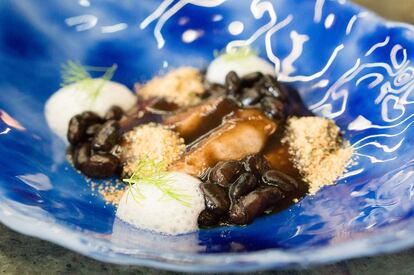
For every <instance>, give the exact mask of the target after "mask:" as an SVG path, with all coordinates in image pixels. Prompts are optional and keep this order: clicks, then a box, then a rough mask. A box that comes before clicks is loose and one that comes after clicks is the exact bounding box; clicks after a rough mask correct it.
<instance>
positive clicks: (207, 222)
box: [197, 209, 220, 228]
mask: <svg viewBox="0 0 414 275" xmlns="http://www.w3.org/2000/svg"><path fill="white" fill-rule="evenodd" d="M219 220H220V219H219V218H218V217H217V215H215V214H214V213H213V212H211V211H209V210H206V209H204V210H203V211H201V213H200V215H199V216H198V220H197V222H198V226H199V227H201V228H202V227H209V226H213V225H216V224H217V223H218V222H219Z"/></svg>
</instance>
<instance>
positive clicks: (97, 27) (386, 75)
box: [0, 0, 413, 270]
mask: <svg viewBox="0 0 414 275" xmlns="http://www.w3.org/2000/svg"><path fill="white" fill-rule="evenodd" d="M177 2H178V1H177ZM236 2H237V3H236ZM266 2H268V3H270V4H267V5H260V6H259V5H258V4H259V3H262V1H258V2H257V3H254V5H252V6H251V7H250V3H249V2H244V1H233V0H228V1H225V2H221V3H220V1H217V2H216V3H215V6H214V7H204V6H200V5H198V3H195V2H192V3H188V4H186V5H185V6H181V7H180V5H178V6H177V7H180V9H179V10H178V11H177V10H176V13H175V14H174V15H172V16H171V17H169V20H167V23H165V24H164V25H163V27H162V28H161V35H162V37H163V38H164V42H165V43H164V45H163V47H162V48H161V49H158V48H157V42H158V41H156V40H155V38H157V39H158V38H160V36H159V35H158V36H157V37H154V36H153V34H157V30H159V28H158V27H159V24H157V22H158V17H157V16H155V17H152V18H153V21H152V22H149V20H146V28H144V29H143V30H140V29H139V28H136V26H137V22H143V21H144V20H145V18H147V17H148V15H150V14H151V12H152V11H155V10H156V8H157V7H158V6H159V4H160V2H157V1H150V2H142V1H139V2H137V1H131V2H128V1H122V2H117V3H115V2H113V3H112V2H111V3H107V4H102V5H95V4H94V3H93V2H91V6H89V7H84V6H80V5H79V4H78V2H77V1H70V2H66V1H64V2H61V1H59V2H47V3H44V4H43V5H42V6H41V7H40V6H36V4H35V3H33V2H32V1H25V0H22V1H18V2H15V1H7V0H6V1H5V2H2V4H1V5H2V10H3V11H4V13H2V18H5V22H7V23H5V24H3V25H1V26H3V27H1V26H0V31H1V34H2V35H1V39H0V45H1V49H2V51H1V60H2V62H4V63H3V64H4V66H2V77H0V82H1V87H2V93H0V98H1V100H0V102H1V103H0V104H1V107H0V108H1V109H2V110H1V122H0V126H1V129H0V132H1V133H2V134H1V143H0V144H1V153H2V158H1V159H0V165H1V167H2V171H3V172H2V173H1V181H0V183H1V185H0V187H1V188H0V191H1V194H2V196H1V199H2V203H1V204H0V207H1V211H0V219H1V220H2V222H4V223H5V224H8V225H9V226H11V227H13V228H15V229H16V230H19V231H22V232H25V233H27V234H32V235H35V236H39V237H42V238H47V239H49V240H51V241H54V242H57V243H60V244H62V245H65V246H67V247H70V248H72V249H74V250H76V251H80V252H82V253H85V254H88V255H91V256H93V257H96V258H99V259H101V260H105V261H116V262H126V261H128V262H129V263H135V264H149V265H154V266H160V265H161V266H164V267H169V268H179V269H183V268H186V269H193V270H194V269H198V268H199V267H200V266H203V267H204V268H209V269H210V270H218V269H220V270H223V268H225V269H226V270H230V269H233V270H234V269H243V270H247V269H255V268H264V267H270V266H272V267H275V266H286V265H287V264H299V263H300V264H303V263H316V262H321V261H332V260H336V259H340V258H347V257H350V256H356V255H362V254H365V253H376V252H378V251H384V250H389V249H396V248H401V247H402V246H407V245H410V244H411V243H412V242H413V241H412V236H411V235H412V234H410V233H409V231H407V230H408V229H409V228H411V224H412V211H411V209H412V208H413V200H412V196H411V195H410V194H411V192H410V190H411V189H412V187H411V184H412V182H411V181H410V175H411V174H412V170H413V169H412V162H411V158H412V154H411V152H412V150H413V145H412V141H411V140H410V139H409V138H407V137H408V136H410V135H412V116H411V114H412V104H411V99H410V98H411V92H412V91H411V89H409V87H410V86H411V84H412V83H411V81H410V79H411V78H410V73H409V72H410V70H411V65H410V64H411V60H410V56H411V55H410V53H411V52H412V50H413V47H412V42H411V40H412V38H411V37H412V31H411V30H410V28H407V27H406V26H403V25H400V24H394V23H389V22H384V21H383V20H381V19H378V18H377V17H375V16H373V15H372V14H370V13H367V12H366V11H364V10H361V9H359V8H356V7H354V6H352V5H351V4H349V3H345V2H344V1H339V2H337V1H306V2H304V1H299V0H298V1H290V0H289V1H284V0H276V1H272V2H270V1H266ZM172 6H173V5H172V3H171V5H170V6H163V7H164V8H163V10H164V11H166V15H164V12H163V13H162V14H160V15H159V16H162V18H163V19H165V18H166V16H167V15H169V14H170V12H167V11H168V10H169V9H170V8H171V7H172ZM257 8H260V9H261V10H262V12H257V10H258V9H257ZM57 10H59V11H60V12H59V13H58V12H56V11H57ZM51 11H53V12H51ZM137 11H138V12H137ZM114 13H115V14H114ZM195 14H197V15H200V16H194V15H195ZM78 15H79V16H80V15H88V16H82V17H77V16H78ZM201 15H202V16H201ZM220 15H221V16H220ZM273 15H276V16H273ZM314 15H315V16H314ZM257 16H258V17H257ZM183 17H184V18H183ZM220 18H221V19H220ZM65 19H68V20H67V22H68V23H66V21H65ZM94 19H97V21H93V20H94ZM163 19H162V20H159V22H162V21H164V20H163ZM328 19H329V20H328ZM76 20H78V21H76ZM79 20H91V21H88V22H89V24H84V23H81V26H79V25H76V23H75V22H78V23H79ZM236 20H238V21H240V22H243V23H244V30H243V31H242V32H241V33H239V34H238V35H233V34H230V33H229V32H228V28H227V27H228V26H229V25H230V23H232V22H233V21H236ZM94 22H95V23H94ZM121 22H122V23H126V25H125V24H123V25H122V26H123V28H117V29H115V28H112V29H111V30H112V31H115V32H108V30H109V29H108V28H107V27H108V26H109V25H111V24H116V23H121ZM164 22H165V21H164ZM325 22H326V24H325ZM10 24H11V25H12V26H15V27H16V28H8V27H7V26H10ZM144 25H145V24H143V26H144ZM233 25H234V24H233ZM239 25H240V24H239ZM120 26H121V25H120ZM120 26H117V27H120ZM103 27H105V28H103ZM261 27H263V28H261ZM259 29H260V30H261V31H260V32H257V33H256V30H259ZM16 30H19V31H16ZM101 31H103V32H101ZM187 31H188V32H187ZM187 33H189V34H193V35H194V34H197V36H196V38H197V39H195V40H192V41H190V40H185V41H187V42H184V41H183V40H181V38H182V37H185V38H188V35H187ZM184 34H185V35H184ZM253 35H254V39H253V45H254V47H256V46H257V48H258V49H259V53H260V55H261V57H263V58H267V59H268V60H270V61H271V62H272V63H273V62H274V64H275V65H277V61H280V63H279V65H280V66H279V67H278V68H277V69H278V70H277V71H279V72H282V74H281V75H280V77H279V78H280V80H283V82H288V83H289V85H292V86H293V87H295V88H297V89H298V91H299V92H300V95H301V96H302V98H303V99H304V102H305V103H306V106H308V107H309V108H310V109H311V110H312V111H313V112H315V113H316V114H318V115H323V116H326V117H329V118H333V119H334V120H335V122H336V124H337V125H339V126H340V128H341V129H344V130H345V132H344V137H345V138H346V139H347V140H350V142H351V143H352V144H353V146H354V152H355V155H357V156H359V159H358V160H357V164H356V165H355V166H353V167H352V170H350V171H349V172H348V173H347V174H346V175H344V177H343V178H341V179H340V180H339V181H338V184H337V185H335V186H332V187H331V186H330V187H326V188H323V189H321V190H320V191H319V192H318V193H316V195H315V196H313V197H310V196H306V197H304V198H303V199H302V200H301V201H300V202H299V203H297V204H294V205H292V206H291V207H289V209H287V211H282V212H279V213H278V214H275V215H267V216H264V217H262V218H258V219H256V220H255V222H253V223H252V224H250V225H249V226H245V227H220V228H215V229H210V230H200V231H198V232H197V233H192V234H189V235H182V236H176V237H167V236H159V235H157V234H150V233H148V234H147V233H146V232H143V231H140V230H133V229H131V228H130V227H128V226H125V225H124V224H123V223H118V222H117V220H115V223H114V213H115V209H114V208H113V207H112V206H111V205H105V204H104V202H103V201H102V199H101V197H100V196H98V193H97V191H96V192H95V193H91V191H90V185H89V183H88V182H86V183H85V178H84V177H83V176H81V175H79V174H78V173H76V172H75V170H74V169H73V168H71V167H70V166H69V165H68V164H67V162H65V157H64V147H65V146H64V144H63V143H62V142H61V141H60V140H59V139H58V138H57V137H55V136H54V135H52V133H51V132H50V130H49V128H48V127H47V125H46V122H45V120H44V117H43V108H44V104H45V102H46V100H47V99H48V98H49V97H50V96H51V94H52V93H53V91H55V90H56V89H57V87H58V86H59V82H60V80H59V68H60V65H61V64H62V63H64V62H66V61H67V60H81V62H82V63H83V64H93V65H100V66H105V67H110V66H111V65H112V63H116V64H118V72H117V73H116V74H115V76H114V79H113V80H115V81H116V82H120V83H124V84H126V86H127V87H129V88H131V87H132V86H133V83H135V82H139V83H141V84H142V83H145V82H146V81H148V80H149V79H151V78H152V77H153V76H156V75H159V74H160V73H159V72H160V71H164V72H161V75H162V74H164V73H165V72H166V71H169V70H171V69H172V68H178V67H180V66H189V65H193V66H196V67H197V68H202V67H204V66H205V65H207V63H208V62H209V61H210V60H211V59H212V58H213V56H212V54H211V53H212V52H213V51H214V50H215V49H221V48H224V47H226V45H227V44H228V43H229V42H232V41H234V40H242V41H247V40H248V39H249V38H250V37H251V36H253ZM192 37H193V38H194V36H192ZM211 37H214V39H210V38H211ZM16 41H17V42H19V41H21V43H17V42H16ZM249 41H252V40H249ZM321 43H322V44H323V47H321V45H322V44H321ZM16 45H18V46H16ZM232 45H234V43H232ZM269 49H271V51H270V50H269ZM272 53H273V56H272ZM291 53H295V54H293V55H292V54H291ZM274 57H277V58H276V59H275V58H274ZM164 61H165V62H164ZM16 71H18V72H20V73H19V74H16ZM35 72H36V77H35V76H34V73H35ZM368 76H370V77H368ZM375 76H378V77H375ZM374 80H375V81H374ZM387 87H388V88H387ZM389 87H391V88H392V89H389ZM396 90H398V91H399V92H400V93H398V94H395V93H394V92H395V91H396ZM397 101H398V103H397ZM95 190H98V189H95ZM28 224H29V225H30V226H27V225H28ZM126 231H127V232H129V234H118V233H120V232H121V233H123V232H126ZM270 232H271V233H270ZM62 235H64V236H65V238H62ZM121 235H122V236H127V238H125V239H122V238H121ZM161 244H162V245H161ZM177 247H179V248H180V251H183V252H185V253H184V255H183V254H180V253H178V252H177V251H176V250H177ZM349 247H351V248H352V249H349ZM263 249H270V251H266V253H265V252H263V251H261V250H263ZM256 250H260V251H261V252H253V251H256ZM229 251H244V252H246V253H241V254H238V253H237V254H234V255H220V256H215V255H206V254H205V253H204V252H229ZM172 252H174V253H172ZM196 252H199V253H196ZM155 255H156V256H155ZM143 258H145V259H146V260H143ZM148 259H149V260H148ZM240 261H242V262H243V263H245V265H239V264H238V263H240ZM236 263H237V264H236Z"/></svg>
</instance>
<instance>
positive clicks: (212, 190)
mask: <svg viewBox="0 0 414 275" xmlns="http://www.w3.org/2000/svg"><path fill="white" fill-rule="evenodd" d="M201 190H202V191H203V193H204V198H205V202H206V208H207V209H208V210H210V211H212V212H213V213H214V214H216V215H218V216H221V215H224V214H225V213H226V212H227V211H228V210H229V207H230V200H229V197H228V196H227V192H226V191H225V190H224V189H223V188H222V187H220V186H218V185H216V184H213V183H204V184H202V185H201Z"/></svg>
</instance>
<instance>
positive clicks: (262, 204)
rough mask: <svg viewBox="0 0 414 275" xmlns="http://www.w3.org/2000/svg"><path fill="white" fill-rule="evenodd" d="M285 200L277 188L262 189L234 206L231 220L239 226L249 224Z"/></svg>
mask: <svg viewBox="0 0 414 275" xmlns="http://www.w3.org/2000/svg"><path fill="white" fill-rule="evenodd" d="M283 198H284V195H283V193H282V192H281V191H280V190H279V188H277V187H271V186H269V187H260V188H258V189H256V190H254V191H253V192H250V193H249V194H248V195H246V196H244V197H242V198H240V199H239V201H238V202H237V203H236V204H234V205H233V206H232V208H231V209H230V213H229V220H230V222H232V223H235V224H239V225H243V224H248V223H250V222H252V221H253V219H254V218H256V217H257V216H259V215H261V214H263V213H264V212H265V211H266V210H267V209H269V208H270V207H272V206H275V205H276V204H277V203H278V202H279V201H280V200H281V199H283Z"/></svg>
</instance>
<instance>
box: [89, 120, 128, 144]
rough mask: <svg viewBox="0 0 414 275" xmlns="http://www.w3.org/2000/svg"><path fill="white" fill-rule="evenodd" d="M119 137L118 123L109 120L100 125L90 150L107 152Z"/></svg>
mask: <svg viewBox="0 0 414 275" xmlns="http://www.w3.org/2000/svg"><path fill="white" fill-rule="evenodd" d="M120 137H121V133H120V130H119V124H118V122H116V121H114V120H109V121H107V122H105V123H104V124H103V125H102V128H101V129H100V130H99V131H98V132H97V133H96V135H95V136H94V138H93V140H92V149H94V150H96V151H104V152H108V151H109V150H111V149H112V147H113V146H114V145H115V144H117V142H118V141H119V139H120Z"/></svg>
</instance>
